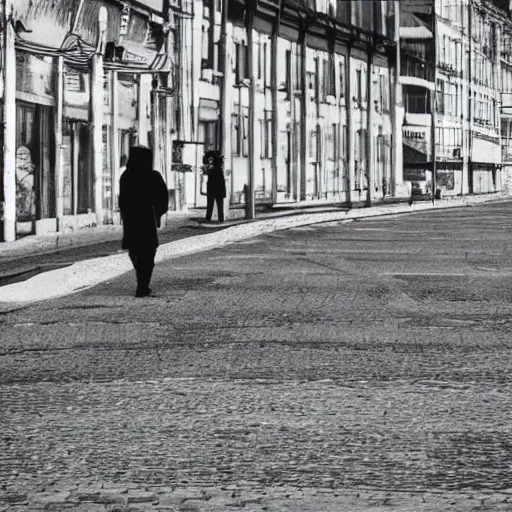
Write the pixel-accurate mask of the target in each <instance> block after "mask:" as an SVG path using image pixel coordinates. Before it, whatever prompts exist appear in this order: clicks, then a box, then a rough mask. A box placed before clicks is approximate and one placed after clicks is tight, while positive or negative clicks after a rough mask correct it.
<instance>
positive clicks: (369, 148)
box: [366, 41, 374, 207]
mask: <svg viewBox="0 0 512 512" xmlns="http://www.w3.org/2000/svg"><path fill="white" fill-rule="evenodd" d="M373 51H374V42H373V41H372V42H371V43H370V44H368V46H367V52H368V55H367V77H366V176H367V179H368V193H367V195H366V206H368V207H370V206H372V199H373V198H372V196H373V194H372V191H373V134H372V130H373V108H374V107H373V95H372V92H373V87H372V85H373V77H372V71H373Z"/></svg>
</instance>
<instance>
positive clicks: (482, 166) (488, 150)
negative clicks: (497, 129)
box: [469, 133, 502, 194]
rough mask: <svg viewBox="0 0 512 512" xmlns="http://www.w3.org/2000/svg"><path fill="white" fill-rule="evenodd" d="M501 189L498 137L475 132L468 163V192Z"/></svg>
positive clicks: (484, 192) (475, 192)
mask: <svg viewBox="0 0 512 512" xmlns="http://www.w3.org/2000/svg"><path fill="white" fill-rule="evenodd" d="M501 189H502V179H501V146H500V139H499V138H498V137H493V136H489V135H484V134H482V133H475V134H474V135H473V150H472V152H471V162H470V165H469V192H470V193H471V194H487V193H491V192H497V191H499V190H501Z"/></svg>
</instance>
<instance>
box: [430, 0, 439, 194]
mask: <svg viewBox="0 0 512 512" xmlns="http://www.w3.org/2000/svg"><path fill="white" fill-rule="evenodd" d="M432 61H433V65H434V69H433V75H434V87H433V89H431V91H430V110H431V112H432V115H431V135H430V137H431V139H432V204H435V202H436V190H437V162H436V159H437V152H436V122H437V115H436V114H437V13H436V2H435V0H432Z"/></svg>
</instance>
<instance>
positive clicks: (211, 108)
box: [199, 98, 220, 121]
mask: <svg viewBox="0 0 512 512" xmlns="http://www.w3.org/2000/svg"><path fill="white" fill-rule="evenodd" d="M219 117H220V111H219V102H218V101H215V100H210V99H206V98H200V99H199V120H200V121H217V120H218V119H219Z"/></svg>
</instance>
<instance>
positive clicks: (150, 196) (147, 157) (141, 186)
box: [119, 146, 169, 297]
mask: <svg viewBox="0 0 512 512" xmlns="http://www.w3.org/2000/svg"><path fill="white" fill-rule="evenodd" d="M168 202H169V196H168V193H167V186H166V184H165V182H164V180H163V178H162V176H161V174H160V173H159V172H158V171H154V170H153V152H152V151H151V150H150V149H149V148H146V147H143V146H134V147H132V148H131V149H130V156H129V158H128V162H127V165H126V171H125V172H124V173H123V174H122V176H121V179H120V186H119V208H120V210H121V218H122V219H123V245H122V247H123V249H128V254H129V256H130V259H131V260H132V263H133V267H134V268H135V273H136V275H137V291H136V293H135V296H136V297H146V296H147V295H149V294H150V293H151V289H150V288H149V283H150V282H151V275H152V273H153V267H154V266H155V254H156V249H157V247H158V233H157V227H160V217H161V216H162V215H163V214H164V213H166V212H167V207H168Z"/></svg>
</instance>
